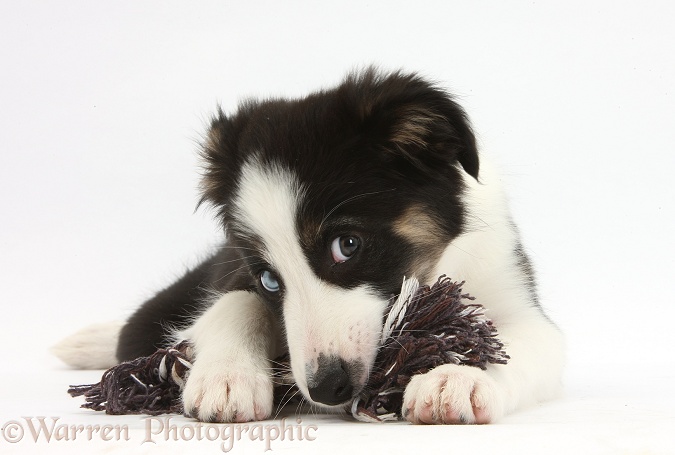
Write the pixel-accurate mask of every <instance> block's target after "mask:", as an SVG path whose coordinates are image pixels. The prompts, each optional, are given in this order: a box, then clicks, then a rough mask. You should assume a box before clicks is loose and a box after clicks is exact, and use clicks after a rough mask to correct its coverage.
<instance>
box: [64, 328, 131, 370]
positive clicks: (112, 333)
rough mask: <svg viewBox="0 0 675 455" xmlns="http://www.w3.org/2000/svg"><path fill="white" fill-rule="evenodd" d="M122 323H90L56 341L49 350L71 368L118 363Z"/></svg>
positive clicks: (94, 367)
mask: <svg viewBox="0 0 675 455" xmlns="http://www.w3.org/2000/svg"><path fill="white" fill-rule="evenodd" d="M123 325H124V322H122V321H117V322H108V323H104V324H94V325H90V326H88V327H85V328H83V329H82V330H80V331H78V332H75V333H73V334H72V335H70V336H68V337H66V338H64V339H63V340H61V341H59V342H58V343H56V344H55V345H54V346H52V348H51V352H52V354H54V355H55V356H56V357H58V358H59V359H61V360H62V361H63V362H65V363H66V364H68V365H69V366H71V367H73V368H81V369H87V370H98V369H105V368H110V367H112V366H114V365H116V364H117V363H119V362H118V360H117V355H116V352H117V341H118V339H119V336H120V330H121V329H122V326H123Z"/></svg>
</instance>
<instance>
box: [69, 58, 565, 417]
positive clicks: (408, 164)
mask: <svg viewBox="0 0 675 455" xmlns="http://www.w3.org/2000/svg"><path fill="white" fill-rule="evenodd" d="M202 154H203V159H204V177H203V181H202V195H203V196H202V200H201V202H202V203H208V204H210V205H212V206H213V207H214V208H215V211H216V214H217V217H218V220H219V221H220V222H221V223H222V226H223V228H224V232H225V238H226V240H225V242H224V244H223V245H222V247H221V248H220V249H219V250H218V251H217V252H215V253H214V254H213V255H212V256H211V257H209V258H208V259H206V260H205V261H204V262H203V263H201V264H200V265H198V266H197V267H195V268H194V269H193V270H191V271H189V272H188V273H187V274H186V275H185V276H183V277H182V278H181V279H179V280H178V281H177V282H175V283H174V284H172V285H171V286H169V287H168V288H167V289H165V290H163V291H161V292H159V293H158V294H157V295H156V296H155V297H154V298H152V299H150V300H149V301H147V302H145V303H144V304H143V305H142V306H141V307H140V308H139V309H138V310H137V311H136V313H135V314H133V315H132V316H131V317H130V318H129V320H128V321H127V322H126V324H125V325H124V326H123V327H121V329H120V328H119V327H113V328H112V330H111V332H112V334H111V335H110V336H109V341H107V342H106V343H107V344H108V345H109V346H112V343H114V342H117V347H116V353H115V355H113V354H112V350H110V352H111V354H110V355H108V356H106V355H101V352H102V351H101V350H100V346H98V347H96V349H99V350H96V349H94V348H93V347H92V346H89V347H87V345H88V343H87V342H86V340H88V339H90V338H91V337H99V338H100V333H101V332H100V330H94V331H91V332H90V333H89V334H88V335H87V334H86V333H85V334H81V335H80V336H79V338H77V339H75V340H73V339H71V340H70V341H69V342H66V343H65V344H63V345H62V346H61V348H60V354H61V356H62V357H63V358H64V359H65V360H66V361H68V362H69V363H71V364H74V365H77V366H97V367H101V366H104V365H102V364H97V363H96V361H94V360H93V359H91V356H90V355H89V356H88V353H87V352H90V351H93V352H95V354H96V355H97V356H98V359H103V363H114V362H117V361H121V360H127V359H132V358H135V357H138V356H143V355H148V354H150V353H151V352H153V351H154V350H155V349H157V348H158V347H160V346H163V345H166V344H167V343H170V342H171V341H172V340H174V339H178V338H180V339H184V338H187V339H190V340H192V343H193V344H194V348H195V354H196V360H195V363H194V367H193V369H192V370H191V372H190V374H189V377H188V379H187V382H186V385H185V389H184V392H183V402H184V409H185V412H186V414H187V415H190V416H192V417H195V418H197V419H199V420H202V421H209V422H233V421H234V422H246V421H250V420H260V419H265V418H268V417H270V416H271V415H272V411H273V403H272V401H273V399H272V395H273V382H272V377H271V369H272V366H273V365H272V362H271V360H270V359H274V358H275V357H277V356H278V355H280V354H282V353H284V352H288V353H289V354H290V359H291V369H292V374H293V377H294V379H295V381H296V382H297V386H298V388H299V389H300V391H301V392H302V394H303V395H304V397H305V398H306V399H307V400H308V401H309V402H310V403H312V404H315V405H318V406H321V407H326V408H332V409H340V408H342V407H343V406H344V404H345V403H348V402H349V401H351V399H352V398H353V397H354V396H356V395H358V394H359V393H360V392H361V390H362V388H363V387H364V384H365V383H366V381H367V378H368V375H369V373H370V370H371V368H372V365H373V361H374V359H375V355H376V353H377V350H378V340H379V339H380V333H381V330H382V322H383V316H384V313H385V311H386V309H387V303H388V301H389V299H390V297H392V296H394V295H396V294H397V293H398V292H399V291H400V287H401V282H402V280H403V278H404V277H411V276H414V277H416V278H417V279H418V280H419V281H420V282H422V283H431V282H434V281H435V280H436V278H437V277H438V276H439V275H441V274H446V275H448V276H450V277H451V278H453V279H454V280H465V281H466V284H465V286H464V290H465V291H466V292H469V293H470V294H472V295H473V296H475V297H476V298H477V301H478V302H479V303H481V304H482V305H483V306H484V307H485V308H486V309H487V310H486V315H487V316H488V317H489V318H490V319H492V321H493V322H494V324H495V326H496V327H497V329H498V331H499V338H500V339H501V340H502V341H503V342H504V343H505V346H506V350H507V352H508V354H509V355H510V356H511V360H510V361H509V363H508V364H507V365H490V366H489V367H488V369H487V370H485V371H484V370H480V369H478V368H474V367H468V366H458V365H443V366H439V367H437V368H435V369H433V370H431V371H430V372H428V373H426V374H420V375H417V376H415V377H413V378H412V380H411V381H410V383H409V385H408V386H407V388H406V390H405V394H404V402H403V409H402V411H403V414H404V416H405V418H407V419H408V420H409V421H411V422H414V423H445V424H448V423H488V422H493V421H495V420H497V419H499V418H500V417H502V416H503V415H505V414H506V413H509V412H512V411H514V410H516V409H519V408H522V407H524V406H527V405H529V404H532V403H534V402H536V401H539V400H544V399H548V398H551V397H552V396H554V395H555V394H556V393H557V391H558V390H559V386H560V377H561V370H562V364H563V342H562V336H561V334H560V332H559V330H558V329H557V328H556V326H555V325H554V324H553V323H552V322H551V320H550V319H549V318H548V317H547V316H546V315H545V314H544V312H543V310H542V308H541V307H540V305H539V302H538V298H537V292H536V289H535V278H534V274H533V270H532V266H531V264H530V261H529V260H528V257H527V255H526V253H525V250H524V248H523V246H522V244H521V241H520V239H519V236H518V232H517V229H516V227H515V225H514V222H513V220H512V219H511V216H510V215H509V211H508V209H507V204H506V200H505V198H504V195H503V193H502V190H501V188H500V180H499V177H498V176H497V175H496V174H495V171H494V170H493V168H492V167H491V166H490V164H489V163H488V162H487V161H486V160H485V159H483V157H481V159H480V160H479V154H478V151H477V148H476V140H475V137H474V134H473V132H472V129H471V127H470V125H469V122H468V120H467V117H466V114H465V112H464V111H463V110H462V108H461V107H460V106H458V105H457V104H456V103H455V101H454V100H453V98H452V97H451V96H450V95H449V94H448V93H446V92H445V91H443V90H441V89H440V88H439V87H437V86H435V85H433V84H431V83H429V82H428V81H425V80H424V79H422V78H420V77H419V76H417V75H415V74H405V73H402V72H394V73H387V74H385V73H381V72H378V71H376V70H374V69H368V70H365V71H362V72H360V73H353V74H350V75H348V76H347V77H346V78H345V80H344V81H343V82H342V83H341V84H340V85H338V86H337V87H335V88H332V89H330V90H323V91H319V92H316V93H313V94H310V95H309V96H307V97H305V98H302V99H295V100H288V99H269V100H261V101H254V100H249V101H246V102H244V103H243V104H241V106H240V107H239V110H238V112H236V113H234V114H232V115H225V114H224V113H223V112H219V113H218V114H217V115H216V116H215V118H214V119H213V121H212V124H211V127H210V130H209V132H208V137H207V139H206V140H205V143H204V146H203V152H202ZM88 337H89V338H88ZM99 344H100V343H99ZM87 349H88V350H89V351H87ZM85 351H87V352H85ZM103 351H105V349H103ZM92 362H93V363H92ZM99 363H100V362H99Z"/></svg>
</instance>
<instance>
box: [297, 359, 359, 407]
mask: <svg viewBox="0 0 675 455" xmlns="http://www.w3.org/2000/svg"><path fill="white" fill-rule="evenodd" d="M321 360H323V361H321ZM307 388H308V391H309V396H310V397H311V399H312V400H314V401H315V402H317V403H322V404H326V405H329V406H333V405H337V404H341V403H345V402H346V401H347V400H349V399H350V398H351V397H352V394H353V393H354V386H353V385H352V384H351V380H350V377H349V373H348V371H347V364H346V363H345V362H344V361H342V360H341V359H340V358H339V357H331V358H330V359H325V358H324V359H320V361H319V368H318V370H317V371H316V373H314V374H313V375H312V377H311V380H310V381H308V387H307Z"/></svg>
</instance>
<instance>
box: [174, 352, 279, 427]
mask: <svg viewBox="0 0 675 455" xmlns="http://www.w3.org/2000/svg"><path fill="white" fill-rule="evenodd" d="M272 402H273V385H272V379H271V378H270V377H269V376H268V374H267V373H266V372H265V370H263V369H259V368H255V367H253V366H249V365H247V366H241V365H237V364H236V363H232V362H223V361H217V362H208V361H207V362H201V363H200V362H199V361H197V362H195V363H194V365H193V367H192V369H191V370H190V374H189V375H188V378H187V382H186V383H185V388H184V389H183V410H184V411H183V412H184V413H185V415H186V416H187V417H194V418H196V419H199V420H200V421H202V422H249V421H251V420H263V419H266V418H268V417H269V416H270V415H271V414H272V406H273V403H272Z"/></svg>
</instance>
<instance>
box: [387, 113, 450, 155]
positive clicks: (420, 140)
mask: <svg viewBox="0 0 675 455" xmlns="http://www.w3.org/2000/svg"><path fill="white" fill-rule="evenodd" d="M396 114H397V118H398V121H397V122H396V123H395V124H394V127H393V134H392V136H391V141H392V142H394V143H395V144H397V145H399V146H405V145H417V146H419V147H425V146H426V145H427V136H428V135H429V133H430V132H431V129H432V125H433V124H434V123H435V122H437V121H438V120H439V119H442V117H441V116H440V115H438V114H436V113H435V112H433V111H430V110H428V109H424V108H420V107H418V106H407V107H404V108H401V109H399V110H398V111H397V113H396Z"/></svg>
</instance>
